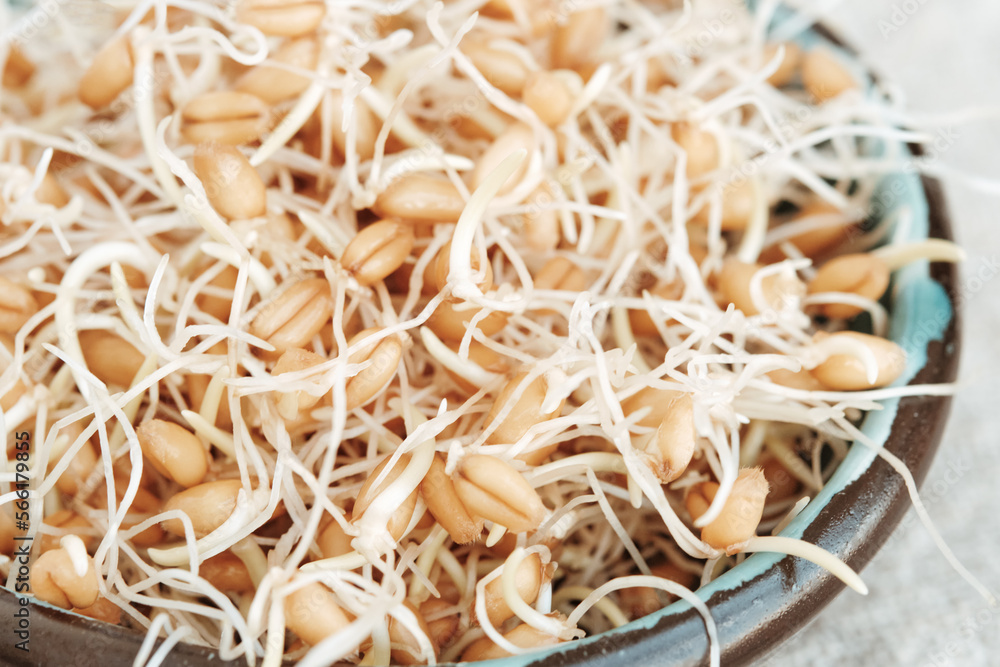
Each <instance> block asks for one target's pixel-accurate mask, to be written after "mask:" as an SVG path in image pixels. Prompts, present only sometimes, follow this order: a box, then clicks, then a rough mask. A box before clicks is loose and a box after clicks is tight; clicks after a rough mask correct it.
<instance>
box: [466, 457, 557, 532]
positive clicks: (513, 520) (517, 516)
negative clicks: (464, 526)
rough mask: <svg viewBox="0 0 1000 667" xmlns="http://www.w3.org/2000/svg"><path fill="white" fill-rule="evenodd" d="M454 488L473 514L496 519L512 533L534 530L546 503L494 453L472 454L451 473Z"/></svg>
mask: <svg viewBox="0 0 1000 667" xmlns="http://www.w3.org/2000/svg"><path fill="white" fill-rule="evenodd" d="M454 481H455V491H456V492H457V493H458V497H459V498H461V500H462V504H463V505H464V506H465V508H466V509H467V510H468V511H469V513H470V514H472V515H474V516H480V517H482V518H484V519H486V520H488V521H493V522H494V523H499V524H500V525H502V526H504V527H506V528H507V529H508V530H510V531H512V532H514V533H523V532H528V531H532V530H535V529H536V528H538V526H539V525H540V524H541V523H542V519H544V518H545V513H546V510H545V505H544V504H542V499H541V498H540V497H539V495H538V492H537V491H535V489H533V488H532V487H531V485H530V484H528V482H527V481H525V479H524V477H522V476H521V473H519V472H518V471H516V470H514V468H512V467H511V466H510V464H509V463H505V462H503V461H502V460H500V459H498V458H496V457H495V456H487V455H485V454H471V455H469V456H466V457H465V458H463V459H462V461H461V463H460V464H459V468H458V470H457V471H456V474H455V476H454Z"/></svg>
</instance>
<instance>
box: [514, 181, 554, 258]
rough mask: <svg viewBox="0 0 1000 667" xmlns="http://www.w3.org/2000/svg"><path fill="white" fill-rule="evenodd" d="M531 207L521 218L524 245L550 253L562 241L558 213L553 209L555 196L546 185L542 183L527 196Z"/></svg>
mask: <svg viewBox="0 0 1000 667" xmlns="http://www.w3.org/2000/svg"><path fill="white" fill-rule="evenodd" d="M527 203H528V204H529V206H530V207H531V208H530V209H529V210H528V211H527V212H526V213H525V214H524V215H523V216H522V217H521V234H522V235H523V237H524V241H525V243H527V244H528V246H529V247H530V248H532V249H533V250H541V251H552V250H555V249H556V248H557V247H558V246H559V241H560V240H561V239H562V227H561V224H560V222H559V213H558V211H556V209H555V208H554V207H553V204H555V203H556V198H555V195H554V194H553V193H552V189H551V188H550V187H549V186H548V184H546V183H543V184H541V185H540V186H538V188H537V189H536V190H535V191H534V192H533V193H531V194H530V195H529V196H528V199H527Z"/></svg>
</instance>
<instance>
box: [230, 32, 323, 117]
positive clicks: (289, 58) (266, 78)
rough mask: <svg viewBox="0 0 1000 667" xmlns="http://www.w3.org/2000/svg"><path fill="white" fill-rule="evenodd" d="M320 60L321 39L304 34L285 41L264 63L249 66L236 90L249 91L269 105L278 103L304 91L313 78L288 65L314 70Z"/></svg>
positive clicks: (238, 80)
mask: <svg viewBox="0 0 1000 667" xmlns="http://www.w3.org/2000/svg"><path fill="white" fill-rule="evenodd" d="M318 61H319V42H318V41H317V40H316V39H315V38H314V37H302V38H299V39H294V40H290V41H288V42H286V43H285V44H282V45H281V46H280V47H279V48H278V50H277V51H275V52H274V53H273V54H272V55H271V57H270V58H269V59H268V60H267V61H266V62H265V63H264V64H262V65H257V66H256V67H254V68H252V69H250V70H249V71H248V72H246V73H245V74H244V75H243V76H241V77H240V78H239V79H237V80H236V86H235V87H236V90H241V91H243V92H245V93H250V94H251V95H255V96H256V97H258V98H260V99H262V100H263V101H264V102H267V103H268V104H277V103H278V102H283V101H284V100H287V99H290V98H292V97H295V96H296V95H299V94H301V93H302V92H304V91H305V89H306V88H308V87H309V84H310V83H311V79H310V78H309V77H306V76H303V75H302V74H298V73H296V72H293V71H290V70H289V69H286V68H285V67H282V65H287V66H288V68H292V69H298V70H308V71H312V70H314V69H316V63H317V62H318Z"/></svg>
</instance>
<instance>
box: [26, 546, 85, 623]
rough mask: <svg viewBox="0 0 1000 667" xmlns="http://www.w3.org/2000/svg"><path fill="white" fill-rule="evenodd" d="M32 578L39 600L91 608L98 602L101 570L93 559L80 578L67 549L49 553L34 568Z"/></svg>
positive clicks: (65, 605) (40, 557)
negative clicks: (99, 571) (99, 572)
mask: <svg viewBox="0 0 1000 667" xmlns="http://www.w3.org/2000/svg"><path fill="white" fill-rule="evenodd" d="M30 579H31V592H32V593H34V595H35V597H36V598H38V599H39V600H42V601H43V602H48V603H49V604H52V605H55V606H56V607H60V608H62V609H71V608H73V607H89V606H91V605H92V604H94V603H95V602H97V596H98V593H99V589H98V583H97V571H96V570H95V569H94V559H93V558H91V557H90V556H87V569H86V571H85V572H84V573H83V575H79V574H77V573H76V570H75V568H74V566H73V559H72V558H70V555H69V552H67V551H66V550H65V549H63V548H59V549H52V550H50V551H46V552H45V553H43V554H42V555H41V556H39V557H38V559H37V560H36V561H35V562H34V564H33V565H32V566H31V575H30Z"/></svg>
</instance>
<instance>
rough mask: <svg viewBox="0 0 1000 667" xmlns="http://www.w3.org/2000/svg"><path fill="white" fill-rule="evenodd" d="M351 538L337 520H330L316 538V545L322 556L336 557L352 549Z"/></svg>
mask: <svg viewBox="0 0 1000 667" xmlns="http://www.w3.org/2000/svg"><path fill="white" fill-rule="evenodd" d="M351 539H352V538H351V536H350V535H348V534H347V533H345V532H344V528H343V526H341V525H340V522H339V521H330V522H329V523H328V524H327V525H326V527H325V528H324V529H323V530H321V531H320V533H319V536H318V537H317V538H316V546H318V547H319V551H320V553H321V554H323V558H336V557H337V556H343V555H344V554H349V553H351V552H352V551H354V549H353V548H352V547H351Z"/></svg>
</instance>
